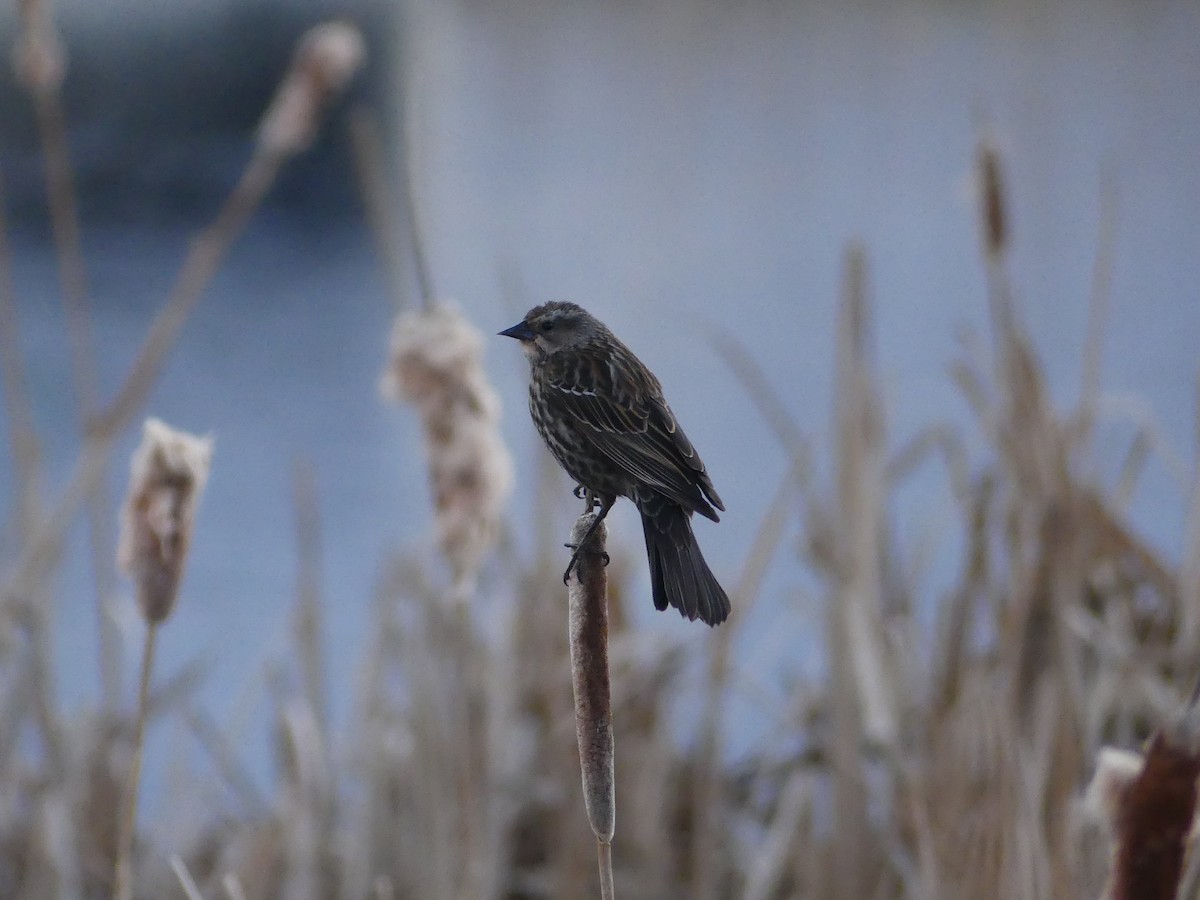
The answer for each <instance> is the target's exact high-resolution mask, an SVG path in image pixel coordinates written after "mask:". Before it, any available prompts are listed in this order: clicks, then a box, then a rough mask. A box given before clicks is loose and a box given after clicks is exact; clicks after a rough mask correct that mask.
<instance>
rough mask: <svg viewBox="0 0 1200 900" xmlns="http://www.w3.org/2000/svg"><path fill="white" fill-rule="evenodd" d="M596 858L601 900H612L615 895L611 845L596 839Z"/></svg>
mask: <svg viewBox="0 0 1200 900" xmlns="http://www.w3.org/2000/svg"><path fill="white" fill-rule="evenodd" d="M596 856H597V858H598V860H599V862H600V897H601V900H613V898H614V897H615V896H616V893H615V891H614V890H613V870H612V844H611V843H610V842H609V841H602V840H600V838H596Z"/></svg>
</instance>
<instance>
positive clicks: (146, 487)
mask: <svg viewBox="0 0 1200 900" xmlns="http://www.w3.org/2000/svg"><path fill="white" fill-rule="evenodd" d="M211 459H212V440H211V439H210V438H199V437H195V436H194V435H191V434H187V433H185V432H182V431H175V430H174V429H172V428H171V427H170V426H168V425H166V424H164V423H163V422H160V421H159V420H158V419H147V420H146V424H145V426H144V428H143V435H142V443H141V444H140V445H139V446H138V448H137V450H135V451H134V454H133V458H132V460H131V463H130V477H129V493H128V494H127V495H126V497H125V506H124V509H123V510H122V512H121V537H120V543H119V544H118V547H117V563H118V564H119V565H120V567H121V568H122V570H124V571H125V572H126V573H127V574H128V575H129V576H130V577H131V578H132V579H133V580H134V582H135V583H136V584H137V599H138V606H139V607H140V609H141V611H142V615H143V616H144V617H145V619H146V621H147V622H152V623H158V622H161V621H163V620H164V619H166V618H167V616H169V615H170V614H171V610H172V609H174V607H175V598H176V596H177V595H178V592H179V582H180V578H181V576H182V575H183V564H184V561H185V560H186V559H187V553H188V547H189V546H190V544H191V538H192V525H193V522H194V520H195V517H196V507H197V505H198V504H199V502H200V495H201V493H202V492H203V490H204V485H205V482H206V481H207V480H208V469H209V463H210V461H211Z"/></svg>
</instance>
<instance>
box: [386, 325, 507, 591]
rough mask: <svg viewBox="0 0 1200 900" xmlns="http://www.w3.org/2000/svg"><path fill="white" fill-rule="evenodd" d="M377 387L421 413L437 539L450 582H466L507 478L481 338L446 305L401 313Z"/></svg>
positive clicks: (496, 520) (483, 549) (485, 543)
mask: <svg viewBox="0 0 1200 900" xmlns="http://www.w3.org/2000/svg"><path fill="white" fill-rule="evenodd" d="M380 390H381V391H382V393H383V395H384V396H385V397H387V398H388V399H391V400H397V401H405V402H408V403H411V404H413V405H414V406H415V407H416V408H417V411H418V413H419V414H420V416H421V424H422V426H423V431H424V436H425V452H426V457H427V459H428V463H429V475H430V482H431V484H432V487H433V493H434V504H435V506H436V508H437V533H438V543H439V545H440V546H441V548H442V553H443V554H444V555H445V557H446V559H447V561H448V562H449V563H450V566H451V568H452V569H453V571H454V574H455V578H456V580H461V579H470V578H472V577H474V574H475V572H476V571H477V570H478V567H479V565H480V563H481V562H482V560H483V558H484V556H485V555H486V554H487V552H488V551H489V550H490V549H491V547H492V544H493V543H494V541H495V538H496V535H497V533H498V530H499V525H500V518H501V515H502V514H503V512H504V504H505V502H506V501H507V499H508V495H509V493H510V492H511V491H512V483H513V465H512V457H511V456H510V455H509V452H508V448H507V446H505V444H504V440H503V438H502V437H501V434H500V401H499V398H498V397H497V396H496V392H495V390H493V389H492V386H491V385H490V384H489V383H488V380H487V376H486V373H485V372H484V369H483V337H482V335H481V334H480V333H479V331H478V330H477V329H476V328H475V327H474V326H473V325H471V323H470V322H468V321H467V320H466V319H465V318H464V317H463V316H462V315H461V314H460V313H459V312H458V311H457V310H456V309H454V308H453V307H452V306H448V305H435V306H433V307H432V308H430V309H428V310H420V311H411V312H405V313H402V314H401V315H400V316H399V317H398V318H397V319H396V324H395V326H394V327H393V329H392V338H391V352H390V361H389V365H388V368H387V370H386V371H385V372H384V375H383V378H382V379H381V381H380Z"/></svg>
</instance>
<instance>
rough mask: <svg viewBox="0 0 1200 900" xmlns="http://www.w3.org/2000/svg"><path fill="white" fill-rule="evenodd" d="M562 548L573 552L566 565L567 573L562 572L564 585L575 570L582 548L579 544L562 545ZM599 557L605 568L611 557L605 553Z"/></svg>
mask: <svg viewBox="0 0 1200 900" xmlns="http://www.w3.org/2000/svg"><path fill="white" fill-rule="evenodd" d="M563 546H564V547H566V548H567V549H568V550H574V551H575V552H574V553H572V554H571V559H570V561H569V562H568V563H567V571H565V572H563V584H566V583H567V582H568V580H569V579H570V578H571V570H572V569H574V568H575V563H577V562H579V552H580V550H581V549H582V548H581V547H580V545H579V544H563ZM600 556H601V558H602V559H603V560H604V565H605V566H607V565H608V564H609V563H610V562H612V557H610V556H609V555H608V554H607V553H601V554H600Z"/></svg>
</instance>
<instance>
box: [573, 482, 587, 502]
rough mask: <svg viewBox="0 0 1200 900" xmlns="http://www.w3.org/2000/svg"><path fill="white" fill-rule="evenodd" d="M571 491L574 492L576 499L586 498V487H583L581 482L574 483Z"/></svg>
mask: <svg viewBox="0 0 1200 900" xmlns="http://www.w3.org/2000/svg"><path fill="white" fill-rule="evenodd" d="M573 493H574V494H575V499H576V500H585V499H587V488H585V487H584V486H583V485H582V484H577V485H575V490H574V491H573Z"/></svg>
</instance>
